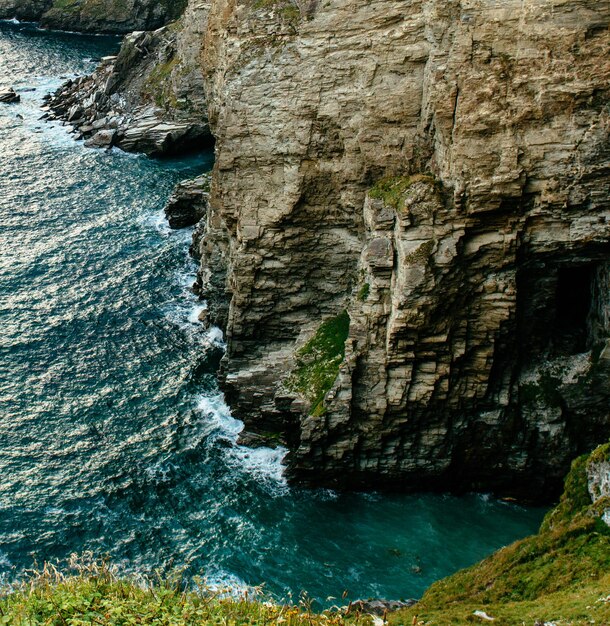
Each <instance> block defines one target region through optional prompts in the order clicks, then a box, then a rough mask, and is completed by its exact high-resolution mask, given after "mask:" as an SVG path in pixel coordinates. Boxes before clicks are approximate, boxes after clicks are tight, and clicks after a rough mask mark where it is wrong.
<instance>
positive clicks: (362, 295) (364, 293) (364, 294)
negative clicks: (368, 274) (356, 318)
mask: <svg viewBox="0 0 610 626" xmlns="http://www.w3.org/2000/svg"><path fill="white" fill-rule="evenodd" d="M370 292H371V286H370V285H369V283H364V285H362V287H360V289H359V291H358V300H360V302H366V299H367V298H368V297H369V293H370Z"/></svg>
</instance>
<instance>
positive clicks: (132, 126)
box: [48, 3, 213, 156]
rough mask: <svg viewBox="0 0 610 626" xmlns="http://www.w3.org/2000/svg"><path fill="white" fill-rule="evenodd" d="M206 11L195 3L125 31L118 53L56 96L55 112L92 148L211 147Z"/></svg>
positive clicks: (154, 151)
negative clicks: (203, 44) (157, 24)
mask: <svg viewBox="0 0 610 626" xmlns="http://www.w3.org/2000/svg"><path fill="white" fill-rule="evenodd" d="M199 11H200V8H199V7H198V6H197V5H196V4H195V3H193V5H192V6H190V7H189V9H188V11H187V13H186V14H185V15H184V16H183V18H181V19H180V20H179V21H178V22H176V23H174V24H171V25H170V26H167V27H163V28H160V29H158V30H156V31H153V32H140V31H138V32H134V33H132V34H130V35H128V36H127V37H125V39H124V41H123V43H122V45H121V49H120V51H119V54H118V56H116V57H108V58H106V59H104V60H103V61H102V64H101V65H100V67H99V68H98V70H97V71H96V72H95V73H94V74H92V75H90V76H85V77H81V78H78V79H76V80H73V81H69V82H67V83H66V84H65V85H63V86H62V87H61V88H60V89H59V90H58V91H57V93H55V94H54V96H53V97H52V98H50V100H49V102H48V107H49V109H50V118H51V119H62V120H65V121H67V122H68V123H69V124H71V125H72V126H73V127H74V128H75V131H76V132H77V136H78V137H79V138H82V139H85V140H86V142H87V145H89V146H91V147H112V146H117V147H119V148H121V149H123V150H126V151H128V152H144V153H145V154H148V155H151V156H160V155H171V154H176V153H181V152H185V151H188V150H194V149H201V148H202V147H205V146H209V145H211V143H212V141H213V139H212V136H211V134H210V130H209V126H208V123H207V117H206V106H205V98H204V95H203V93H204V89H203V77H202V73H201V68H200V66H199V63H198V52H199V45H200V40H201V33H200V32H199V30H198V25H200V24H201V21H200V20H198V19H197V17H198V12H199ZM204 23H205V22H204Z"/></svg>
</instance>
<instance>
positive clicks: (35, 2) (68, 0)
mask: <svg viewBox="0 0 610 626" xmlns="http://www.w3.org/2000/svg"><path fill="white" fill-rule="evenodd" d="M185 6H186V0H178V1H173V0H162V1H161V2H159V1H158V0H0V19H11V18H17V19H19V20H29V21H40V22H41V24H42V26H43V27H45V28H55V29H60V30H72V31H82V32H94V33H100V32H102V33H129V32H131V31H133V30H153V29H156V28H160V27H161V26H163V25H165V24H167V23H168V22H171V21H173V20H175V19H177V18H178V17H180V15H181V13H182V11H183V10H184V8H185Z"/></svg>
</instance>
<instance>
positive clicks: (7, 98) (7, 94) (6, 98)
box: [0, 87, 21, 104]
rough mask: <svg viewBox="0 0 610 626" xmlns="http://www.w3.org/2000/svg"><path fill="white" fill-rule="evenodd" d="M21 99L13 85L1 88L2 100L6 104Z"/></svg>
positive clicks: (0, 96)
mask: <svg viewBox="0 0 610 626" xmlns="http://www.w3.org/2000/svg"><path fill="white" fill-rule="evenodd" d="M20 101H21V96H20V95H19V94H18V93H17V92H16V91H15V90H14V89H13V88H12V87H9V88H8V89H3V90H0V102H2V103H4V104H13V103H15V102H20Z"/></svg>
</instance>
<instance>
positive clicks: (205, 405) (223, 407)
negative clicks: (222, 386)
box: [197, 393, 244, 441]
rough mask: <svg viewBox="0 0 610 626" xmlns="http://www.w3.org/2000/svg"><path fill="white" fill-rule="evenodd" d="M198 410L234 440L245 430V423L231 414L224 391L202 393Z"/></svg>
mask: <svg viewBox="0 0 610 626" xmlns="http://www.w3.org/2000/svg"><path fill="white" fill-rule="evenodd" d="M197 411H198V412H200V413H201V414H202V415H203V416H204V417H205V418H206V419H207V420H208V421H209V422H210V423H211V424H212V425H213V426H214V427H215V428H217V429H218V430H219V431H221V432H222V433H223V434H224V435H227V436H228V437H230V438H231V439H233V441H235V440H236V439H237V435H239V433H240V432H241V431H242V430H243V428H244V425H243V423H242V422H240V421H239V420H237V419H235V418H234V417H233V416H232V415H231V410H230V409H229V407H228V406H227V403H226V402H225V399H224V396H223V394H222V393H217V394H214V395H201V396H199V397H198V399H197Z"/></svg>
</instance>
